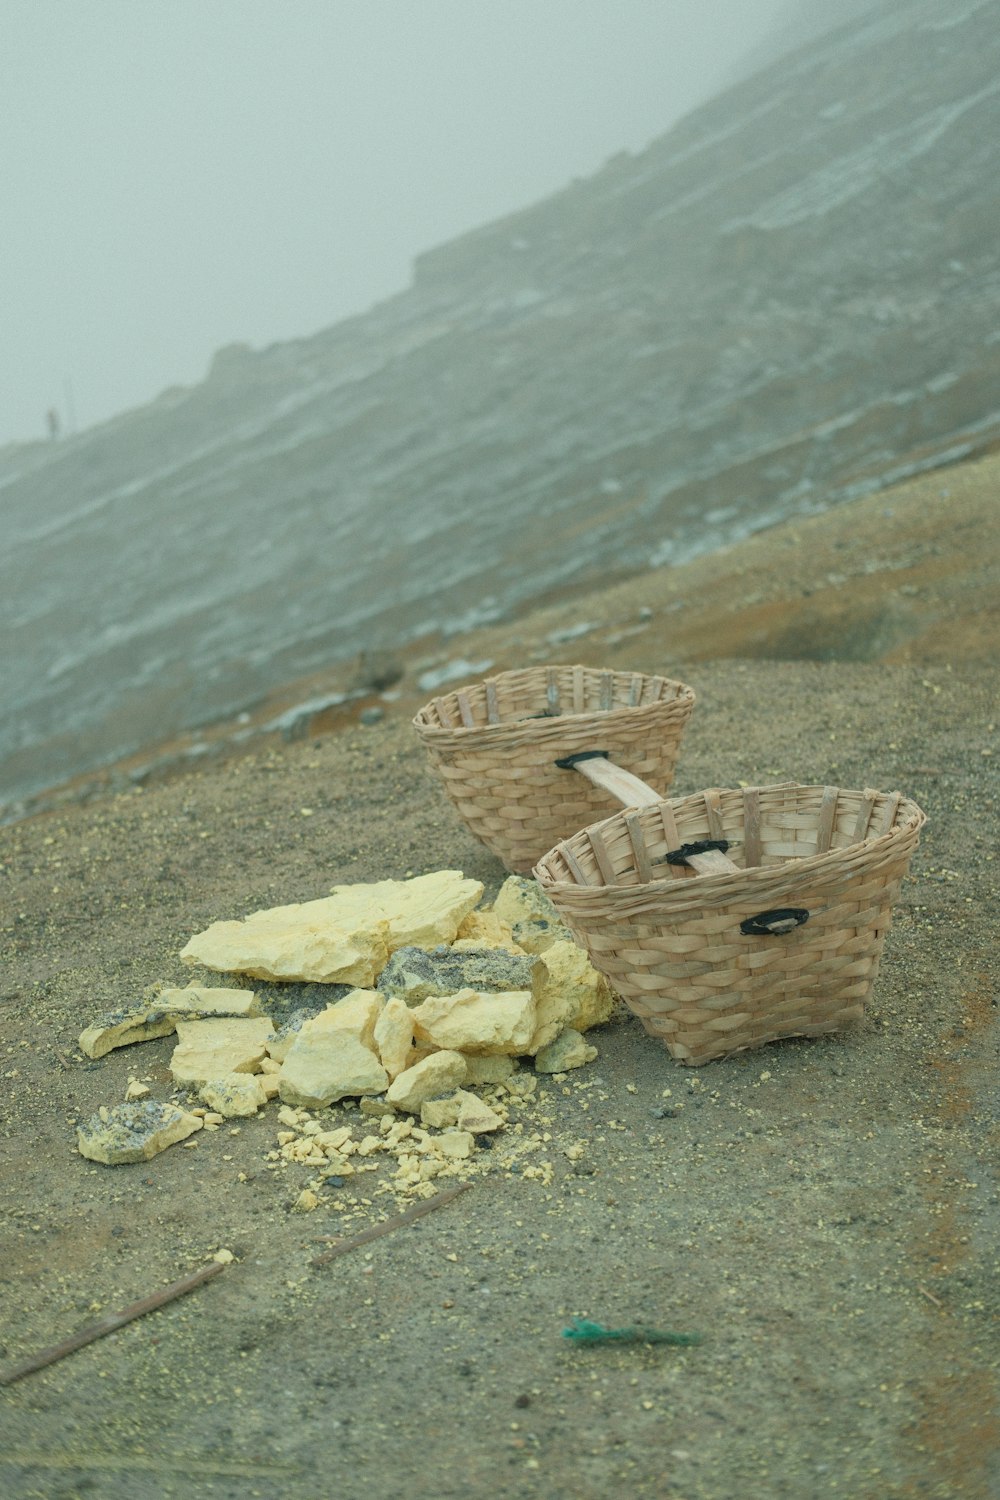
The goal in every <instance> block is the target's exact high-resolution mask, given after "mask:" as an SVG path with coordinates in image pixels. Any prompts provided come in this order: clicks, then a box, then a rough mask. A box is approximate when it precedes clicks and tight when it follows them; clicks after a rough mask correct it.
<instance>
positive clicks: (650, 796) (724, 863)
mask: <svg viewBox="0 0 1000 1500" xmlns="http://www.w3.org/2000/svg"><path fill="white" fill-rule="evenodd" d="M556 765H557V766H559V767H560V769H561V770H563V771H579V773H580V775H581V776H586V778H587V780H588V781H592V782H593V783H594V785H595V786H599V787H601V788H602V790H603V791H605V792H610V793H611V795H612V797H616V798H617V799H618V801H619V802H621V803H622V805H623V806H624V807H652V806H653V805H654V804H655V803H657V802H662V801H663V800H664V799H663V797H661V796H660V794H659V792H654V791H653V788H652V787H651V786H647V785H646V783H645V782H644V781H640V780H639V777H638V776H633V774H632V772H631V771H626V770H625V768H624V766H616V765H615V763H614V761H613V760H609V759H608V752H607V751H606V750H579V751H577V753H576V755H564V756H563V757H562V759H561V760H557V761H556ZM724 843H725V840H724V839H717V840H714V841H708V843H707V847H706V846H705V841H703V843H702V845H701V846H699V845H697V844H688V845H685V846H684V849H683V851H677V852H678V853H681V854H682V861H681V862H682V863H684V864H687V865H690V866H691V868H692V869H693V870H694V871H695V873H696V874H698V875H731V874H733V873H734V872H736V871H738V870H739V865H735V864H733V861H732V860H731V859H729V858H727V856H726V853H725V849H723V848H722V847H721V845H722V844H724ZM727 847H728V846H727Z"/></svg>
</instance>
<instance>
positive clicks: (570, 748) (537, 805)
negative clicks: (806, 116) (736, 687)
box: [413, 666, 694, 875]
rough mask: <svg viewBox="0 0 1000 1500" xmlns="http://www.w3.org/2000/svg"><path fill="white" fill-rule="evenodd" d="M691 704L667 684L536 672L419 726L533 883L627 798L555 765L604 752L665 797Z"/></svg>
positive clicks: (431, 752) (437, 701)
mask: <svg viewBox="0 0 1000 1500" xmlns="http://www.w3.org/2000/svg"><path fill="white" fill-rule="evenodd" d="M693 705H694V693H693V692H692V690H691V689H690V688H689V687H687V686H686V685H685V684H684V683H682V682H674V681H672V680H671V679H670V678H668V677H650V676H644V675H643V674H642V673H639V672H605V671H597V670H594V669H592V668H589V667H581V666H549V667H532V668H526V669H525V670H523V671H513V672H501V673H499V674H498V675H497V676H495V677H489V678H487V679H486V680H485V681H483V682H479V683H475V684H474V685H472V686H470V687H465V688H461V689H459V690H458V691H457V692H452V693H447V694H445V695H444V696H442V697H439V698H434V699H433V700H432V701H431V702H430V703H428V704H426V705H425V706H424V707H423V708H422V709H421V710H420V712H419V713H418V714H417V716H416V718H415V719H414V720H413V723H414V727H415V729H416V731H417V734H418V735H419V737H420V739H421V740H422V741H423V744H424V746H425V748H426V750H427V753H428V756H429V758H430V761H431V764H432V765H433V766H434V767H435V769H436V770H437V771H438V773H439V774H440V776H441V778H442V781H443V782H444V786H445V789H446V791H447V793H448V796H449V797H450V798H451V801H452V802H453V804H454V806H455V808H456V809H457V811H458V813H459V815H460V817H461V818H462V819H463V820H464V821H465V823H466V824H467V825H468V827H469V828H470V829H471V831H472V832H473V833H474V834H475V835H476V837H477V838H478V839H480V840H481V841H482V842H483V843H484V844H485V845H486V847H487V848H488V849H490V850H491V851H492V852H493V853H494V854H496V855H497V857H498V858H499V859H501V860H502V861H503V863H504V864H505V865H506V867H507V869H508V870H512V871H514V872H515V873H517V874H522V875H525V874H529V873H530V872H531V869H532V867H533V865H534V864H535V863H536V861H537V860H539V859H540V858H541V856H542V855H543V854H544V853H546V851H547V850H549V849H551V848H552V846H553V845H554V844H555V843H557V842H558V841H559V840H560V839H564V838H567V837H568V836H569V835H570V834H571V833H576V832H577V831H578V830H579V829H581V828H583V827H584V826H585V825H586V824H588V823H593V822H595V821H596V820H597V819H599V818H603V817H606V816H607V815H608V813H610V812H611V811H612V810H613V809H614V808H616V807H618V806H620V803H621V800H622V799H621V797H619V796H616V795H614V794H613V793H609V792H608V791H607V790H606V789H605V788H604V787H602V786H599V785H595V784H594V783H592V782H591V781H590V780H588V779H587V778H586V777H584V776H580V775H573V774H571V773H570V770H569V768H567V767H560V766H558V765H557V764H556V762H557V760H561V759H565V758H570V759H571V758H572V757H573V756H575V755H578V754H581V753H582V754H584V755H586V754H588V753H593V752H594V751H601V752H604V753H606V754H607V755H608V756H609V757H610V758H611V760H612V761H613V762H614V763H615V765H616V766H620V767H623V768H625V770H626V771H629V772H632V773H633V775H634V776H636V777H639V778H642V779H643V780H646V779H647V778H648V779H649V780H650V781H652V782H653V783H654V784H655V785H656V787H657V788H658V789H659V791H660V794H661V795H662V794H665V793H666V790H667V788H668V787H669V786H670V783H671V782H672V780H673V775H674V766H675V764H676V761H677V754H678V750H679V748H680V740H681V735H682V734H683V731H684V727H685V725H686V724H687V721H688V718H689V717H690V714H691V709H692V707H693Z"/></svg>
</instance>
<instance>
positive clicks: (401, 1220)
mask: <svg viewBox="0 0 1000 1500" xmlns="http://www.w3.org/2000/svg"><path fill="white" fill-rule="evenodd" d="M471 1186H472V1183H471V1182H456V1183H455V1185H454V1187H448V1188H442V1189H441V1191H440V1192H439V1193H435V1194H434V1197H433V1198H425V1199H424V1200H423V1201H422V1202H421V1203H414V1204H413V1205H412V1207H410V1208H405V1209H404V1210H403V1212H402V1213H401V1214H396V1215H395V1217H394V1218H391V1219H383V1220H382V1222H381V1224H373V1225H372V1226H371V1228H370V1229H362V1231H361V1233H360V1234H355V1235H353V1236H352V1237H351V1238H350V1239H347V1240H334V1242H333V1244H332V1245H331V1246H330V1248H329V1250H324V1251H323V1253H322V1255H316V1256H314V1257H313V1260H312V1264H313V1265H314V1266H325V1265H326V1264H327V1262H328V1261H331V1260H335V1259H336V1257H337V1256H338V1255H347V1253H348V1252H349V1251H350V1250H357V1249H359V1248H360V1246H362V1245H367V1244H368V1243H369V1242H370V1241H371V1240H377V1239H380V1238H381V1237H382V1235H383V1234H392V1232H393V1231H394V1230H396V1229H403V1228H405V1227H406V1225H407V1224H412V1223H413V1221H414V1219H422V1218H423V1216H424V1214H430V1213H433V1212H434V1210H435V1209H436V1208H443V1207H444V1205H445V1204H446V1203H450V1202H451V1200H452V1199H453V1198H457V1197H458V1195H459V1193H464V1192H465V1190H466V1188H470V1187H471Z"/></svg>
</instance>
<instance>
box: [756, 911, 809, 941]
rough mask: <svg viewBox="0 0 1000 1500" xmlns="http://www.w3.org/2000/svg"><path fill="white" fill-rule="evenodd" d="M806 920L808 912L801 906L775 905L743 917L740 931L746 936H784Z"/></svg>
mask: <svg viewBox="0 0 1000 1500" xmlns="http://www.w3.org/2000/svg"><path fill="white" fill-rule="evenodd" d="M808 920H809V913H808V911H806V909H805V907H803V906H776V907H773V908H772V909H771V910H770V911H759V912H757V914H756V916H753V917H744V919H743V921H742V922H741V923H740V931H741V932H745V933H746V934H747V936H748V937H784V935H785V933H786V932H791V931H792V930H793V928H795V927H801V926H802V923H803V922H808Z"/></svg>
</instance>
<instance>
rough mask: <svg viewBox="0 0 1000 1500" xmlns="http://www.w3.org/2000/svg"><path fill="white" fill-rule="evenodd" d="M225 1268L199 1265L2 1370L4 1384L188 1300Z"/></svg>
mask: <svg viewBox="0 0 1000 1500" xmlns="http://www.w3.org/2000/svg"><path fill="white" fill-rule="evenodd" d="M224 1269H225V1267H224V1266H223V1264H222V1262H221V1261H211V1262H209V1264H208V1265H207V1266H199V1268H198V1270H197V1271H191V1272H190V1273H189V1274H188V1275H187V1276H182V1277H181V1278H180V1280H179V1281H172V1282H171V1283H170V1285H169V1286H165V1287H163V1288H162V1289H161V1290H160V1291H158V1292H152V1293H151V1294H150V1296H148V1297H143V1298H141V1299H140V1300H139V1301H138V1302H130V1303H129V1305H128V1307H123V1308H121V1309H120V1310H119V1311H118V1312H115V1313H108V1314H107V1316H106V1317H103V1318H98V1319H97V1322H96V1323H88V1324H87V1326H86V1327H85V1328H81V1329H79V1330H78V1331H77V1332H76V1333H72V1334H70V1336H69V1338H67V1339H63V1340H62V1341H61V1342H60V1343H58V1344H50V1345H49V1347H48V1348H47V1349H40V1350H39V1352H38V1353H37V1354H29V1355H28V1356H27V1358H26V1359H22V1360H19V1361H18V1363H17V1364H14V1365H11V1366H10V1368H9V1369H7V1370H4V1371H0V1385H13V1384H14V1382H15V1380H22V1379H23V1378H24V1376H25V1375H33V1374H34V1373H35V1371H36V1370H44V1369H45V1367H46V1366H47V1365H54V1364H55V1363H56V1361H57V1360H60V1359H65V1357H66V1355H67V1354H75V1352H76V1351H77V1349H82V1348H84V1346H85V1345H86V1344H93V1343H94V1342H95V1341H96V1340H97V1339H102V1338H104V1337H105V1335H106V1334H109V1333H114V1332H115V1331H116V1330H117V1329H119V1328H124V1327H125V1324H126V1323H131V1322H133V1321H134V1320H135V1319H136V1318H141V1317H144V1316H145V1314H146V1313H148V1312H155V1311H156V1309H157V1308H158V1307H165V1306H166V1304H167V1303H168V1302H175V1301H176V1300H177V1298H178V1297H186V1296H187V1294H188V1292H193V1291H194V1290H195V1288H196V1287H199V1286H201V1285H202V1283H203V1282H206V1281H210V1280H211V1278H212V1277H213V1276H218V1274H219V1272H220V1271H222V1270H224Z"/></svg>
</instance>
